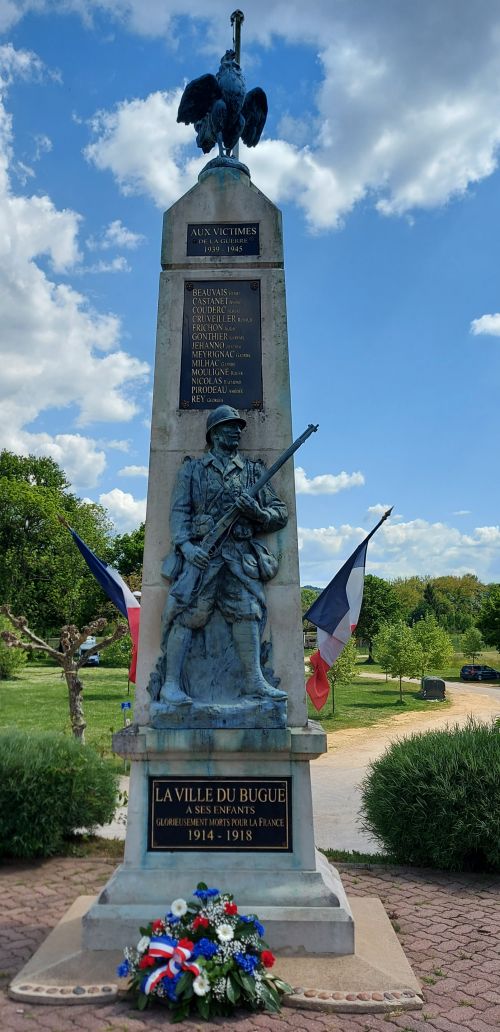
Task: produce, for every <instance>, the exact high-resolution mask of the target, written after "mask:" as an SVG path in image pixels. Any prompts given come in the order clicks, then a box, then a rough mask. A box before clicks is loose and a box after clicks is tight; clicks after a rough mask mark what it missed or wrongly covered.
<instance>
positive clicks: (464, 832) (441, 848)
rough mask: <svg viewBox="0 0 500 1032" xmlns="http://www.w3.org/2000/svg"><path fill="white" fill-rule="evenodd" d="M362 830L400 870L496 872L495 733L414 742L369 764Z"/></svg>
mask: <svg viewBox="0 0 500 1032" xmlns="http://www.w3.org/2000/svg"><path fill="white" fill-rule="evenodd" d="M362 790H363V803H362V809H361V815H362V820H363V825H364V827H365V829H366V830H367V831H369V832H370V834H372V835H375V836H376V837H377V838H378V839H379V840H380V842H381V843H382V844H383V846H384V848H385V850H386V851H387V852H388V853H389V854H390V856H391V857H392V858H393V859H394V860H395V861H396V862H398V863H403V864H414V865H417V866H422V867H439V868H442V869H444V870H451V871H467V870H475V871H500V728H499V726H498V724H496V723H495V722H493V723H492V724H482V723H480V722H478V721H475V720H474V719H473V718H472V717H469V720H468V722H467V724H466V725H465V727H459V726H458V725H455V726H454V727H452V728H449V729H448V730H446V731H428V732H426V733H425V734H421V735H419V734H414V735H411V736H410V737H409V738H405V739H403V740H402V741H399V742H395V743H394V744H393V745H391V747H390V748H389V749H388V750H387V751H386V752H385V753H384V755H383V756H381V757H380V759H378V760H375V762H374V763H372V764H371V766H370V769H369V772H368V774H367V776H366V778H365V779H364V781H363V784H362Z"/></svg>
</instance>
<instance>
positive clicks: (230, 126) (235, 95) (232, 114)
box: [177, 50, 267, 157]
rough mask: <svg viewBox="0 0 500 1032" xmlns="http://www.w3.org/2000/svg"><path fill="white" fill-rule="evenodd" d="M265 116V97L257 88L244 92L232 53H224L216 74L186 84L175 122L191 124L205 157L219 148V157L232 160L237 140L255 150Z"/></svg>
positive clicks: (239, 69)
mask: <svg viewBox="0 0 500 1032" xmlns="http://www.w3.org/2000/svg"><path fill="white" fill-rule="evenodd" d="M266 117H267V97H266V94H265V93H264V90H262V89H261V88H260V87H259V86H257V87H256V88H255V89H253V90H250V91H249V92H248V93H247V92H246V85H245V79H244V78H243V73H242V71H241V68H240V65H239V64H238V62H237V60H236V53H235V51H234V50H226V53H225V54H224V57H223V58H222V59H221V63H220V68H219V71H218V72H217V75H201V76H200V77H199V79H193V81H192V82H190V83H188V85H187V86H186V88H185V90H184V93H183V94H182V97H181V102H180V104H179V111H178V114H177V121H178V122H184V124H185V125H190V124H191V123H193V124H194V127H195V130H196V143H197V144H198V147H201V149H202V151H203V153H204V154H208V152H209V151H211V150H212V147H214V146H215V144H216V143H217V144H218V145H219V155H220V156H221V157H231V156H232V151H233V148H234V147H235V146H236V144H237V143H238V140H239V139H240V137H241V139H242V140H243V143H245V144H246V146H247V147H256V146H257V144H258V142H259V140H260V137H261V134H262V130H263V128H264V125H265V122H266Z"/></svg>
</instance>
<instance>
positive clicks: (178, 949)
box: [141, 936, 201, 995]
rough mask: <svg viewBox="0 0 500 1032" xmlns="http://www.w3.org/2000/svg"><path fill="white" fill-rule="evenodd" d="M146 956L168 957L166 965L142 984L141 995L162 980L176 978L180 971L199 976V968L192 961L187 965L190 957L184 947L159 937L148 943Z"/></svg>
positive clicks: (189, 952)
mask: <svg viewBox="0 0 500 1032" xmlns="http://www.w3.org/2000/svg"><path fill="white" fill-rule="evenodd" d="M148 956H150V957H158V958H160V957H165V958H166V957H168V958H169V962H168V964H164V965H163V966H162V967H160V968H156V970H155V971H153V972H152V973H151V974H150V975H148V977H147V978H146V979H145V981H144V982H143V984H142V986H141V989H142V992H143V993H146V995H147V994H148V993H150V992H151V991H152V990H153V989H154V988H155V987H156V986H157V985H158V982H161V980H162V978H176V976H177V975H179V974H180V972H181V971H191V972H192V974H193V975H195V976H196V975H199V974H200V971H201V968H200V967H199V966H198V964H195V962H194V961H191V963H188V961H189V958H190V957H191V950H188V949H186V947H185V946H179V945H178V944H176V943H174V942H173V941H172V940H169V939H166V938H165V939H164V938H162V937H161V936H158V937H157V938H155V937H153V938H152V939H151V941H150V943H149V949H148Z"/></svg>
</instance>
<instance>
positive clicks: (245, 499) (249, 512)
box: [235, 491, 265, 523]
mask: <svg viewBox="0 0 500 1032" xmlns="http://www.w3.org/2000/svg"><path fill="white" fill-rule="evenodd" d="M235 504H236V508H237V509H239V511H240V512H241V513H243V515H244V516H247V517H248V519H250V520H256V521H257V523H261V522H262V521H263V520H264V519H265V513H264V512H263V510H262V509H261V507H260V505H259V503H258V502H256V501H255V498H252V496H251V495H249V494H248V492H247V491H243V492H242V494H240V495H238V497H237V498H236V499H235Z"/></svg>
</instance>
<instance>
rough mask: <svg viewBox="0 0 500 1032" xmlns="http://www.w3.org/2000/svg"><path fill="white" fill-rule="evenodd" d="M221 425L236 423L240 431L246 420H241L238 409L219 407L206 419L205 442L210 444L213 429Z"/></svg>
mask: <svg viewBox="0 0 500 1032" xmlns="http://www.w3.org/2000/svg"><path fill="white" fill-rule="evenodd" d="M221 423H238V424H239V425H240V427H241V429H242V430H243V429H244V427H245V426H246V425H247V423H246V419H242V418H241V416H240V414H239V412H238V409H235V408H232V407H231V405H219V406H218V408H216V409H214V410H213V412H211V413H210V415H209V416H208V418H207V434H206V437H207V441H209V442H210V434H211V431H212V430H213V429H214V427H216V426H219V425H220V424H221Z"/></svg>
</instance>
